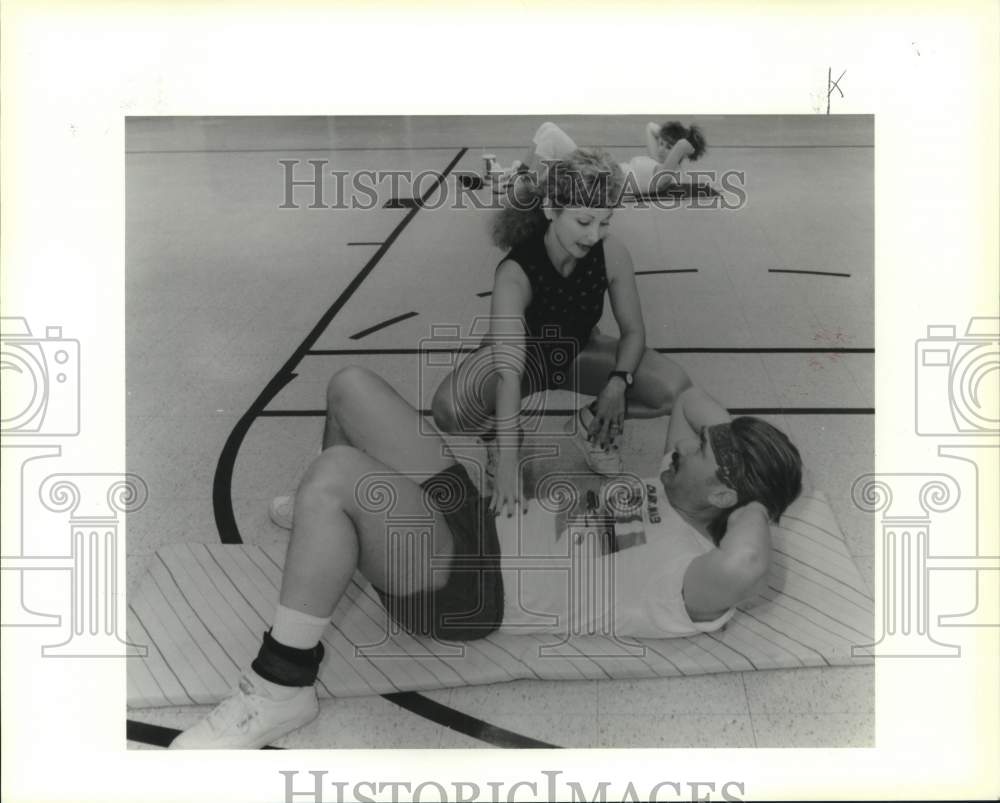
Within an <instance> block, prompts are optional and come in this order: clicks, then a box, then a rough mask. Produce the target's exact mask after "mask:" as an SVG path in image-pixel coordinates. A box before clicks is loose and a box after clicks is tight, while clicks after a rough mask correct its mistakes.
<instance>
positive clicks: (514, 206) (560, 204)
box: [493, 148, 625, 250]
mask: <svg viewBox="0 0 1000 803" xmlns="http://www.w3.org/2000/svg"><path fill="white" fill-rule="evenodd" d="M624 185H625V176H624V174H623V173H622V170H621V168H620V167H619V166H618V163H617V162H615V161H614V160H613V159H612V158H611V157H610V156H609V155H608V154H607V153H606V152H605V151H602V150H598V149H593V148H578V149H577V150H575V151H573V153H571V154H570V155H569V156H567V157H566V158H565V159H558V160H556V161H552V162H547V163H545V164H544V166H542V168H541V169H540V171H539V175H535V174H533V173H530V172H523V173H519V174H518V175H517V177H516V179H515V180H514V181H512V182H511V183H510V185H509V187H508V192H507V194H506V197H505V198H504V201H503V208H502V209H501V210H500V211H499V212H498V213H497V215H496V217H495V218H494V219H493V242H494V243H496V244H497V245H498V246H499V247H500V248H503V249H505V250H507V249H510V248H513V247H514V246H516V245H518V244H520V243H523V242H525V241H526V240H528V239H529V238H531V237H533V236H535V235H537V234H538V233H539V232H541V231H544V230H545V227H546V226H547V225H548V221H547V220H546V218H545V215H544V213H543V212H542V206H543V204H544V202H545V201H548V203H549V205H550V206H552V207H553V208H555V209H564V208H566V207H590V208H601V209H603V208H612V207H615V206H617V205H618V203H619V201H620V199H621V194H622V188H623V187H624Z"/></svg>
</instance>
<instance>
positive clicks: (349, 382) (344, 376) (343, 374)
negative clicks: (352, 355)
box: [326, 365, 377, 406]
mask: <svg viewBox="0 0 1000 803" xmlns="http://www.w3.org/2000/svg"><path fill="white" fill-rule="evenodd" d="M376 378H377V376H376V374H374V373H373V372H372V371H369V370H368V369H367V368H362V367H361V366H360V365H348V366H347V367H346V368H341V369H340V370H339V371H337V373H335V374H334V375H333V376H332V377H330V381H329V382H327V385H326V401H327V404H328V405H330V406H336V405H337V404H340V403H342V402H343V400H344V398H345V397H346V396H347V395H349V394H351V393H356V392H359V391H363V390H364V388H365V386H366V385H368V384H369V383H371V381H372V380H373V379H376Z"/></svg>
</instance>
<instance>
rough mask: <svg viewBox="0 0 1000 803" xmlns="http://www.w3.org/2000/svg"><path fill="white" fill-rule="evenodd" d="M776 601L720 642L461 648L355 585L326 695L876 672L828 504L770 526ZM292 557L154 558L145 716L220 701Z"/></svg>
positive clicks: (812, 501)
mask: <svg viewBox="0 0 1000 803" xmlns="http://www.w3.org/2000/svg"><path fill="white" fill-rule="evenodd" d="M773 546H774V549H773V557H774V568H773V571H772V574H771V576H770V578H769V583H768V587H767V589H766V590H765V591H764V592H763V594H762V595H761V596H759V597H758V598H757V599H755V600H754V601H753V602H751V603H749V604H748V605H745V606H743V607H741V608H740V610H739V611H738V612H737V613H736V615H735V616H734V617H733V618H732V619H731V620H730V621H729V622H728V624H727V625H726V626H725V627H724V628H723V629H722V630H719V631H716V632H714V633H703V634H699V635H697V636H690V637H686V638H673V639H614V638H610V637H609V638H601V637H593V636H588V637H571V638H568V639H567V638H565V637H560V636H555V635H547V636H537V635H510V634H493V635H492V636H489V637H488V638H485V639H481V640H479V641H474V642H469V643H466V644H461V645H460V644H451V643H444V642H435V641H432V640H426V639H419V638H414V637H413V636H411V635H409V634H408V633H406V632H405V631H401V630H399V628H398V627H395V626H394V625H392V626H390V624H389V622H388V620H387V617H386V614H385V611H384V609H383V608H382V605H381V604H380V602H379V600H378V597H377V595H376V594H375V591H374V590H373V589H372V587H371V586H370V585H369V584H368V583H367V582H366V581H365V580H364V579H363V578H361V577H360V575H358V576H356V577H355V579H354V581H353V582H352V583H351V586H350V589H349V591H348V594H347V596H346V597H345V598H344V599H343V600H342V601H341V603H340V604H339V605H338V606H337V610H336V611H335V612H334V616H333V621H332V623H331V625H330V627H329V628H328V629H327V631H326V634H325V636H324V638H323V644H324V646H325V648H326V658H325V659H324V661H323V664H322V666H321V667H320V675H319V682H318V688H319V693H320V694H321V695H323V694H326V695H329V696H332V697H352V696H361V695H370V694H387V693H391V692H399V691H423V690H428V689H440V688H447V687H451V686H464V685H475V684H484V683H497V682H502V681H508V680H515V679H520V678H540V679H551V680H579V679H581V678H593V679H608V678H643V677H669V676H675V675H699V674H707V673H713V672H742V671H747V670H754V669H777V668H791V667H800V666H803V667H804V666H834V665H854V664H861V663H867V662H869V661H870V659H866V658H855V657H852V653H851V648H852V646H853V645H868V644H871V643H872V625H873V617H872V600H871V597H870V595H869V593H868V591H867V589H866V587H865V584H864V583H863V582H862V579H861V575H860V573H859V572H858V569H857V566H856V565H855V564H854V561H853V560H852V558H851V556H850V554H849V553H848V551H847V548H846V546H845V544H844V540H843V535H842V534H841V532H840V528H839V527H838V526H837V523H836V520H835V519H834V517H833V513H832V511H831V510H830V506H829V504H828V503H827V501H826V498H825V497H824V496H823V495H822V494H819V493H815V494H813V495H811V496H804V497H802V498H800V499H799V500H798V501H796V502H795V504H794V505H793V506H792V507H790V508H789V509H788V511H787V512H786V514H785V516H784V517H783V519H782V525H781V526H780V527H776V528H774V538H773ZM284 554H285V547H284V546H283V545H276V546H266V547H265V546H250V545H235V546H234V545H225V544H191V543H186V544H176V545H172V546H168V547H165V548H163V549H161V550H159V551H158V552H157V553H156V555H155V557H154V558H153V559H152V561H151V564H150V567H149V570H148V571H147V573H146V576H145V577H143V578H142V581H141V583H140V586H139V588H138V591H137V592H136V593H135V595H134V599H131V600H130V601H129V608H128V640H129V641H130V642H132V643H134V644H138V645H144V646H145V647H146V648H147V652H146V656H145V657H143V658H132V659H129V661H128V704H129V705H130V706H133V707H136V708H149V707H156V706H166V705H193V704H203V703H214V702H217V701H218V700H220V699H222V698H223V697H225V696H226V695H228V693H229V691H230V689H231V688H232V686H233V685H234V684H235V682H236V680H237V679H238V677H239V675H240V673H241V672H242V671H243V670H244V669H245V668H246V667H248V666H249V664H250V662H251V661H252V660H253V658H254V656H255V655H256V654H257V649H258V648H259V646H260V638H261V635H262V633H263V632H264V631H265V630H266V629H267V627H268V626H269V623H270V618H271V616H272V615H273V613H274V608H275V605H276V603H277V598H278V587H279V585H280V582H281V568H282V562H283V560H284Z"/></svg>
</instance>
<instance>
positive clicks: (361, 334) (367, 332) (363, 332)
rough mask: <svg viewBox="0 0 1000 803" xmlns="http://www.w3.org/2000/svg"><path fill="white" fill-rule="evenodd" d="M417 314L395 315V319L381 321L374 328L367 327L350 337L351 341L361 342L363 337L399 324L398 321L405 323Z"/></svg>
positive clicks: (417, 313)
mask: <svg viewBox="0 0 1000 803" xmlns="http://www.w3.org/2000/svg"><path fill="white" fill-rule="evenodd" d="M419 314H420V313H419V312H404V313H403V314H402V315H397V316H396V317H395V318H390V319H389V320H387V321H382V323H377V324H375V325H374V326H369V327H368V328H367V329H362V330H361V331H360V332H358V333H357V334H353V335H351V340H361V338H363V337H367V336H368V335H370V334H372V333H373V332H378V331H379V330H380V329H385V328H386V327H387V326H392V325H393V324H394V323H399V322H400V321H406V320H409V319H410V318H415V317H417V316H418V315H419Z"/></svg>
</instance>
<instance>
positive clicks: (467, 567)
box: [375, 463, 504, 641]
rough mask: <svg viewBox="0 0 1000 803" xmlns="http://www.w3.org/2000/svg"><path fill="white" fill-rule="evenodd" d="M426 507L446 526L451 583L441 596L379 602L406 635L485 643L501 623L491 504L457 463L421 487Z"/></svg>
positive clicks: (392, 597)
mask: <svg viewBox="0 0 1000 803" xmlns="http://www.w3.org/2000/svg"><path fill="white" fill-rule="evenodd" d="M421 488H422V489H423V490H424V495H425V500H426V502H427V505H428V507H429V508H430V509H431V510H434V511H436V512H438V513H440V514H441V515H442V516H443V517H444V520H445V521H446V522H447V523H448V528H449V529H450V530H451V534H452V540H453V552H452V557H451V565H450V567H449V573H448V581H447V582H446V583H445V585H444V586H443V587H442V588H440V589H438V590H437V591H419V592H417V593H415V594H409V595H407V596H403V597H400V596H395V595H392V594H387V593H385V592H383V591H380V590H379V589H377V588H376V589H375V590H376V591H377V592H378V595H379V597H380V598H381V599H382V604H383V605H384V606H385V609H386V611H388V612H389V615H390V616H391V617H392V618H393V619H394V620H395V621H396V622H397V623H398V624H399V625H401V626H402V627H403V628H404V629H406V630H407V631H409V632H410V633H413V634H414V635H419V636H431V637H433V638H436V639H440V640H442V641H475V640H476V639H481V638H485V637H486V636H488V635H489V634H490V633H492V632H493V631H494V630H496V629H497V628H498V627H500V623H501V621H502V620H503V605H504V595H503V579H502V577H501V574H500V541H499V539H498V538H497V528H496V520H495V518H494V516H493V514H492V513H491V512H490V511H489V508H488V506H487V505H488V500H487V499H485V498H484V497H482V496H480V495H479V491H478V489H477V488H476V486H475V485H474V484H473V483H472V480H471V478H470V477H469V473H468V472H467V471H466V470H465V467H464V466H462V465H460V464H458V463H456V464H455V465H452V466H449V467H448V468H446V469H445V470H444V471H442V472H440V473H439V474H437V475H435V476H434V477H431V478H430V479H429V480H425V481H424V482H423V483H421ZM455 494H458V496H455Z"/></svg>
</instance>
